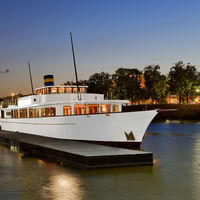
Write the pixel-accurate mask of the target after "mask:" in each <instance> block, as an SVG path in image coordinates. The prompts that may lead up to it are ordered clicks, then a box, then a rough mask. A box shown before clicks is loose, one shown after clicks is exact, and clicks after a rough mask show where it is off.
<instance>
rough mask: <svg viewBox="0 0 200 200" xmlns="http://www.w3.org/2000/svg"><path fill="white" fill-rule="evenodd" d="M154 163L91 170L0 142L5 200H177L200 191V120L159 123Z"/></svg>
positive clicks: (153, 137)
mask: <svg viewBox="0 0 200 200" xmlns="http://www.w3.org/2000/svg"><path fill="white" fill-rule="evenodd" d="M148 133H150V134H147V136H146V137H145V141H144V143H143V148H144V149H145V150H147V151H152V152H153V153H154V166H148V167H122V168H108V169H94V170H86V169H80V168H70V167H61V166H59V165H57V164H55V163H51V162H46V161H43V160H40V159H37V158H31V157H21V155H20V154H19V153H16V152H11V151H10V150H9V149H8V148H6V147H4V146H1V145H0V199H2V200H4V199H5V200H35V199H41V200H46V199H48V200H58V199H59V200H64V199H65V200H72V199H73V200H93V199H95V200H124V199H125V200H132V199H139V200H146V199H148V200H160V199H162V200H168V199H170V200H173V199H174V200H177V199H181V200H182V199H191V200H196V199H199V196H200V153H199V152H200V123H199V122H198V123H196V122H195V123H191V122H190V123H189V122H180V121H179V122H178V121H176V122H172V121H168V122H167V123H165V122H160V123H153V124H151V126H150V127H149V128H148Z"/></svg>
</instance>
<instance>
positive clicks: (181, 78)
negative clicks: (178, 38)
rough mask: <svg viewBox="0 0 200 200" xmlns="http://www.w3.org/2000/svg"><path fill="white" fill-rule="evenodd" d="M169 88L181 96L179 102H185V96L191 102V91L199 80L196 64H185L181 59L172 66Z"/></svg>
mask: <svg viewBox="0 0 200 200" xmlns="http://www.w3.org/2000/svg"><path fill="white" fill-rule="evenodd" d="M168 79H169V80H168V84H169V89H170V92H171V93H172V94H175V95H178V96H179V103H184V97H186V99H187V103H188V102H189V95H190V92H192V90H193V89H194V87H195V85H196V84H197V82H198V72H197V69H196V67H195V66H194V65H191V64H190V63H188V64H187V65H185V64H184V63H183V62H182V61H179V62H177V63H175V64H174V66H173V67H171V69H170V72H169V75H168Z"/></svg>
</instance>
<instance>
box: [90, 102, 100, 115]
mask: <svg viewBox="0 0 200 200" xmlns="http://www.w3.org/2000/svg"><path fill="white" fill-rule="evenodd" d="M95 113H99V104H88V114H95Z"/></svg>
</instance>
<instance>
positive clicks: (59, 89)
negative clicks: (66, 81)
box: [58, 87, 66, 94]
mask: <svg viewBox="0 0 200 200" xmlns="http://www.w3.org/2000/svg"><path fill="white" fill-rule="evenodd" d="M58 93H60V94H64V93H66V92H65V88H62V87H61V88H58Z"/></svg>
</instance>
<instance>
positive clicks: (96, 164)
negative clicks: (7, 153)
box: [0, 130, 153, 168]
mask: <svg viewBox="0 0 200 200" xmlns="http://www.w3.org/2000/svg"><path fill="white" fill-rule="evenodd" d="M0 141H1V142H2V143H4V144H7V145H9V146H11V145H13V144H14V145H17V146H18V147H19V149H20V150H21V151H22V152H24V153H25V154H28V155H33V156H37V157H41V158H43V159H45V160H52V161H55V162H58V163H61V164H64V165H74V166H79V167H84V168H100V167H118V166H138V165H143V166H144V165H153V155H152V153H150V152H144V151H137V150H129V149H123V148H116V147H108V146H103V145H96V144H89V143H85V142H76V141H68V140H61V139H53V138H48V137H41V136H35V135H30V134H24V133H19V132H17V133H16V132H11V131H2V130H1V131H0Z"/></svg>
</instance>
